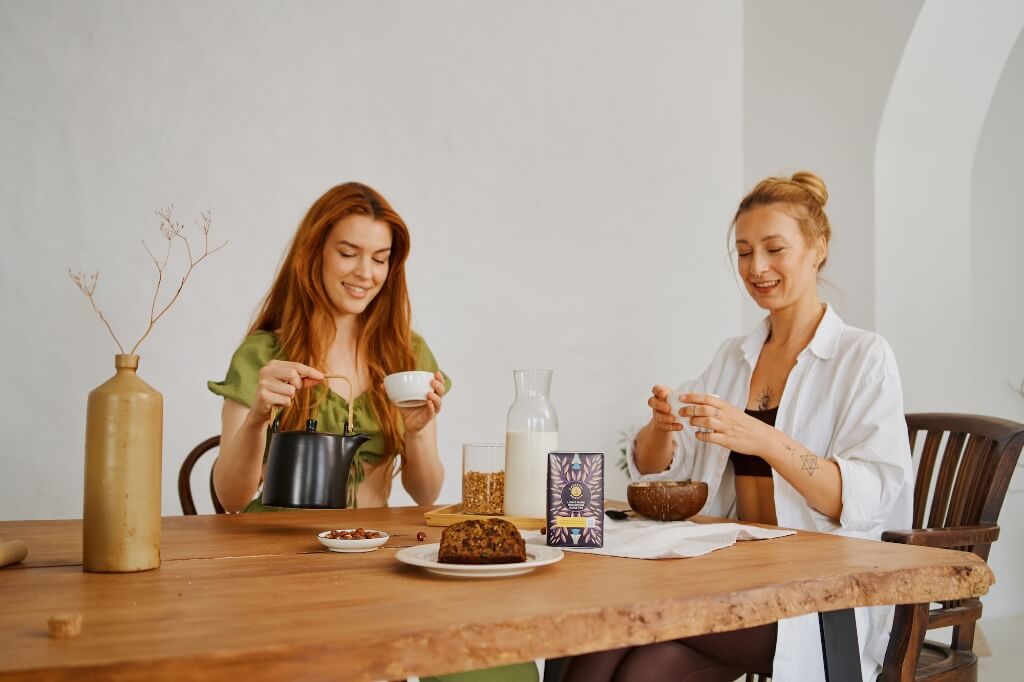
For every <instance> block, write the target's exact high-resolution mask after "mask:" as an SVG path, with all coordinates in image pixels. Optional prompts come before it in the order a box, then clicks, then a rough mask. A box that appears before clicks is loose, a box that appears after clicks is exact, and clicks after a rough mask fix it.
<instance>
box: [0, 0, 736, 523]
mask: <svg viewBox="0 0 1024 682" xmlns="http://www.w3.org/2000/svg"><path fill="white" fill-rule="evenodd" d="M0 11H2V13H3V18H2V21H0V32H2V33H0V63H3V64H4V69H3V75H2V80H0V100H2V101H3V103H4V104H3V111H4V116H3V119H2V124H0V135H2V138H0V140H2V142H0V144H2V148H3V154H2V156H3V162H2V163H0V211H2V214H0V216H2V224H3V234H4V236H5V241H6V246H7V248H5V249H3V251H2V253H0V258H2V259H3V260H2V268H0V269H2V275H0V276H2V277H3V284H4V286H3V287H0V297H2V299H0V300H2V306H3V311H4V313H5V315H4V317H5V319H6V320H7V321H8V324H9V325H10V327H9V329H11V330H12V333H8V334H4V335H2V341H0V343H2V344H3V346H2V349H0V354H2V356H3V357H5V358H7V360H6V361H5V362H4V363H3V368H2V372H3V377H2V378H3V383H4V384H6V385H9V386H19V387H21V388H19V390H18V392H17V394H16V395H11V396H9V397H8V398H6V399H5V403H4V409H3V410H0V414H2V415H3V416H2V419H3V433H4V435H5V445H4V447H3V448H0V457H2V459H0V471H2V480H3V492H4V494H3V495H2V496H0V518H33V517H35V518H39V517H73V516H79V515H80V514H81V495H82V494H81V488H82V442H83V433H84V428H85V403H86V394H87V393H88V391H89V390H90V389H92V388H93V387H95V386H97V385H99V384H100V383H102V382H103V381H104V380H106V378H107V377H109V376H110V375H111V374H112V372H113V358H112V356H113V353H114V350H115V349H114V346H113V343H112V342H111V341H110V339H109V338H108V337H107V335H106V332H105V331H104V329H103V327H102V326H101V324H100V322H99V321H98V320H97V319H96V318H95V315H94V314H93V312H92V311H91V310H90V308H89V306H88V303H87V302H86V300H85V299H84V298H83V297H82V296H81V295H80V294H79V293H78V292H77V291H76V290H75V289H74V288H73V286H72V285H71V283H70V282H69V281H68V278H67V276H66V274H65V268H66V267H67V266H72V267H79V266H80V267H83V268H86V269H99V270H100V271H101V278H100V283H99V287H98V289H97V291H96V297H97V300H98V301H99V303H100V304H101V305H102V306H103V307H104V310H105V311H106V312H107V314H108V315H109V317H110V318H111V321H112V323H113V324H114V327H115V329H117V330H119V333H121V334H122V335H124V336H133V335H135V336H137V335H138V334H139V333H141V329H142V327H143V325H144V322H145V319H146V313H147V311H148V304H149V296H150V293H151V287H152V284H153V280H154V277H153V274H154V273H153V271H152V265H151V263H150V262H149V259H148V257H147V256H146V254H145V252H144V251H143V249H142V247H141V246H140V245H139V241H138V240H139V239H140V238H143V237H145V238H147V239H148V240H150V243H154V242H156V241H158V234H157V232H156V221H155V219H154V217H153V215H152V212H153V210H154V209H156V208H158V207H160V206H162V205H164V204H165V203H167V202H172V201H173V202H175V203H176V208H177V210H178V213H179V216H180V217H181V218H191V216H194V215H196V214H198V212H199V211H200V210H202V209H206V208H209V209H212V211H213V230H212V231H213V235H214V239H218V240H223V239H227V240H228V242H229V244H228V246H227V247H226V248H225V249H224V250H223V251H222V252H219V253H217V254H214V255H213V256H212V257H211V258H210V260H209V261H207V262H204V263H203V264H202V265H201V266H200V268H199V269H198V270H197V271H196V272H195V274H194V275H193V276H192V278H191V279H190V280H189V282H188V284H187V286H186V288H185V290H184V293H183V294H182V298H181V299H180V300H179V301H178V303H176V304H175V307H174V308H172V309H171V311H170V313H169V314H168V316H167V317H166V318H165V319H163V320H161V321H160V322H159V325H158V327H157V328H156V329H155V331H154V332H153V334H152V335H151V337H150V338H149V339H147V340H146V342H145V344H144V345H143V346H142V348H141V356H142V360H141V363H142V364H141V368H140V375H141V376H142V377H143V378H145V379H146V380H147V381H148V382H149V383H151V384H152V385H153V386H154V387H156V388H157V389H158V390H160V391H161V392H162V393H163V394H164V399H165V406H166V407H165V438H164V500H163V509H164V512H165V513H168V514H174V513H178V512H179V507H178V501H177V496H176V492H175V490H176V489H175V479H176V474H177V470H178V466H179V464H180V462H181V460H182V459H183V458H184V456H185V454H186V453H187V452H188V450H189V449H190V448H191V447H192V446H193V445H195V444H196V443H198V442H199V441H200V440H201V439H203V438H205V437H206V436H208V435H211V434H214V433H216V432H217V431H218V430H219V413H220V404H221V402H220V399H218V398H216V397H215V396H213V395H212V394H210V393H208V392H207V390H206V387H205V381H206V380H207V379H210V378H221V377H223V375H224V372H225V370H226V369H227V365H228V361H229V359H230V357H231V353H232V352H233V350H234V348H235V347H236V346H237V344H238V343H239V341H240V340H241V338H242V336H243V334H244V331H245V329H246V326H247V324H248V322H249V320H250V318H251V315H252V313H253V311H254V309H255V307H256V305H257V303H258V301H259V299H260V297H261V296H262V295H263V293H264V292H265V290H266V288H267V287H268V286H269V285H270V282H271V279H272V275H273V272H274V269H275V267H276V265H277V262H278V259H279V258H280V256H281V254H282V251H283V249H284V248H285V246H286V243H287V241H288V239H289V238H290V237H291V235H292V233H293V231H294V229H295V227H296V225H297V224H298V221H299V219H300V218H301V216H302V214H303V213H304V212H305V210H306V208H307V207H308V206H309V204H310V203H311V202H312V201H313V200H314V199H315V198H316V197H317V196H318V195H319V194H320V193H321V192H322V191H324V190H325V189H327V188H328V187H330V186H331V185H333V184H336V183H338V182H342V181H345V180H350V179H359V180H363V181H366V182H368V183H370V184H372V185H374V186H376V187H378V188H379V189H380V190H381V191H382V192H383V193H384V194H385V196H387V197H388V198H389V199H390V200H391V201H392V203H393V204H394V205H395V206H396V208H397V209H398V210H399V212H400V213H401V214H402V215H403V216H404V218H405V219H406V221H407V223H408V224H409V226H410V230H411V232H412V239H413V250H412V257H411V263H410V267H409V280H410V287H411V291H412V298H413V312H414V326H415V327H416V328H417V329H418V330H419V331H420V332H421V333H423V335H424V336H425V337H426V339H427V340H428V342H429V343H430V344H431V346H432V348H433V350H434V352H435V354H436V355H437V357H438V358H439V360H440V362H441V364H442V366H443V368H444V369H445V370H446V371H447V372H449V373H450V374H451V376H452V377H453V379H454V388H453V391H452V392H451V394H450V396H449V398H448V399H447V400H446V403H445V407H444V411H443V412H442V414H441V418H440V425H439V428H440V440H441V451H442V456H443V459H444V463H445V466H446V469H447V471H448V472H449V475H448V477H447V480H446V481H445V486H444V489H443V492H442V495H441V500H442V501H449V502H451V501H456V500H457V499H458V498H459V496H460V481H459V476H458V473H457V472H458V471H459V469H460V460H461V444H462V443H463V442H472V441H481V440H487V441H494V440H498V441H500V440H503V438H504V431H505V415H506V411H507V409H508V406H509V405H510V404H511V402H512V400H513V397H514V389H513V382H512V370H513V369H515V368H518V367H544V368H551V369H554V370H555V376H554V387H553V396H552V397H553V401H554V403H555V405H556V407H557V409H558V412H559V416H560V418H561V436H562V437H561V444H562V445H563V446H564V447H571V448H587V449H599V450H603V451H605V452H606V453H608V455H609V468H610V469H613V465H614V461H615V458H616V456H617V449H616V447H617V446H616V441H617V438H618V432H619V431H620V430H622V429H625V428H627V427H629V426H631V425H633V424H634V423H636V422H638V421H640V420H642V419H643V418H644V415H645V414H646V413H647V408H646V400H647V393H648V391H649V389H650V386H652V385H653V384H654V383H656V382H658V381H677V380H679V379H681V378H682V377H686V376H690V375H693V374H696V373H697V372H699V371H700V370H701V369H702V367H703V365H704V364H705V363H706V362H707V360H708V358H709V357H710V356H711V354H712V352H713V351H714V349H715V347H716V345H717V343H718V341H719V340H720V339H721V338H723V337H725V336H728V335H732V334H736V333H737V332H738V331H739V308H738V300H739V293H738V292H737V291H736V288H735V287H734V286H733V285H732V283H731V280H730V275H729V271H728V269H727V268H725V267H724V265H723V260H722V255H723V253H722V242H723V238H724V231H725V223H726V221H727V216H728V215H729V214H730V212H731V210H732V208H733V206H734V202H735V201H736V198H737V196H738V195H739V192H740V190H741V181H740V163H741V146H740V145H741V135H740V120H741V119H740V116H741V110H742V107H741V72H742V70H741V59H742V33H741V7H740V5H739V3H738V2H731V3H718V2H706V3H689V4H679V3H674V2H657V3H646V4H644V5H642V6H638V7H634V6H626V5H611V6H593V5H592V4H591V3H586V2H570V3H558V4H554V5H552V4H550V3H542V2H526V3H522V2H517V3H515V4H506V5H493V4H488V5H481V4H479V3H473V2H431V3H420V2H397V3H357V2H303V3H288V4H281V3H270V2H267V3H251V2H219V3H213V4H207V3H156V2H147V3H135V2H123V3H120V2H103V3H70V2H61V3H53V2H43V3H28V2H22V3H13V4H12V3H7V4H5V5H3V6H2V9H0ZM685 279H689V280H690V281H694V282H700V287H699V291H700V295H693V292H694V288H693V287H686V286H685V285H684V280H685ZM613 471H614V469H613ZM205 473H206V472H205V471H200V472H197V474H196V480H197V482H198V481H200V480H202V479H201V477H202V476H205ZM397 488H398V490H396V492H395V494H394V496H393V498H392V503H393V504H403V503H407V502H408V501H409V498H408V496H407V495H405V493H404V491H401V490H400V486H397ZM199 489H204V488H203V487H200V488H199ZM610 490H611V491H614V490H618V491H619V492H618V495H619V496H620V497H621V496H623V495H624V482H623V478H622V477H618V478H616V476H615V475H614V473H613V475H612V476H611V487H610ZM200 497H201V498H202V501H203V503H204V504H205V506H206V508H207V509H209V505H208V503H207V501H206V499H205V498H206V496H205V495H201V496H200Z"/></svg>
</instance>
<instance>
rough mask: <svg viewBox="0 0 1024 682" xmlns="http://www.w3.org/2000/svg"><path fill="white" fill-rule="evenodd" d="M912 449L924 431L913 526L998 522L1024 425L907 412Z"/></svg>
mask: <svg viewBox="0 0 1024 682" xmlns="http://www.w3.org/2000/svg"><path fill="white" fill-rule="evenodd" d="M907 431H908V435H909V437H910V443H911V451H912V452H913V450H914V446H915V445H916V443H917V442H918V441H919V440H920V435H921V432H924V434H925V436H924V443H923V445H922V447H921V453H920V456H919V459H918V471H917V477H916V482H915V487H914V518H913V524H914V528H941V527H949V526H958V525H973V524H978V523H996V521H997V519H998V517H999V511H1000V509H1001V508H1002V505H1003V500H1004V498H1005V496H1006V491H1007V488H1008V486H1009V481H1010V477H1011V476H1012V475H1013V472H1014V467H1015V466H1016V464H1017V460H1018V458H1019V456H1020V453H1021V449H1022V447H1024V426H1022V425H1021V424H1019V423H1017V422H1013V421H1009V420H1006V419H999V418H996V417H981V416H975V415H968V414H947V413H922V414H908V415H907Z"/></svg>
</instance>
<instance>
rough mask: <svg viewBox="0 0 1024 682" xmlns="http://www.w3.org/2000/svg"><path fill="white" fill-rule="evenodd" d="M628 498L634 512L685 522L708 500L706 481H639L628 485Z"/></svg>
mask: <svg viewBox="0 0 1024 682" xmlns="http://www.w3.org/2000/svg"><path fill="white" fill-rule="evenodd" d="M626 499H627V500H628V501H629V506H630V507H632V509H633V511H635V512H636V513H637V514H639V515H641V516H645V517H647V518H649V519H654V520H655V521H682V520H684V519H688V518H690V517H691V516H693V515H694V514H696V513H697V512H699V511H700V510H701V509H702V508H703V507H704V503H705V502H707V500H708V484H707V483H705V482H704V481H638V482H636V483H630V484H629V485H628V486H627V487H626Z"/></svg>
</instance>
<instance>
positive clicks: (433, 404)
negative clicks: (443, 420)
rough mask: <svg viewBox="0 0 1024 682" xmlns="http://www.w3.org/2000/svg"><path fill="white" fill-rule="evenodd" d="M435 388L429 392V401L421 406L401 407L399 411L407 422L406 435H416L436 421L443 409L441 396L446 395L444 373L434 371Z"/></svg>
mask: <svg viewBox="0 0 1024 682" xmlns="http://www.w3.org/2000/svg"><path fill="white" fill-rule="evenodd" d="M430 388H432V389H433V390H432V391H431V392H430V393H428V394H427V402H426V404H425V405H420V406H419V407H399V408H398V412H399V413H400V414H401V415H402V421H403V422H404V423H405V433H406V435H407V436H408V435H414V434H416V433H419V432H420V431H422V430H423V429H424V428H426V426H427V425H428V424H429V423H430V422H432V421H434V417H436V416H437V414H438V413H439V412H440V411H441V396H443V395H444V375H442V374H441V373H440V372H434V379H433V380H432V381H431V382H430Z"/></svg>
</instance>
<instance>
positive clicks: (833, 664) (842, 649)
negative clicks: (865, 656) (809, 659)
mask: <svg viewBox="0 0 1024 682" xmlns="http://www.w3.org/2000/svg"><path fill="white" fill-rule="evenodd" d="M818 624H819V625H820V626H821V657H822V659H823V660H824V661H825V680H826V681H827V682H860V679H861V677H860V647H859V646H858V645H857V621H856V619H855V618H854V617H853V609H842V610H840V611H825V612H823V613H819V614H818Z"/></svg>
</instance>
